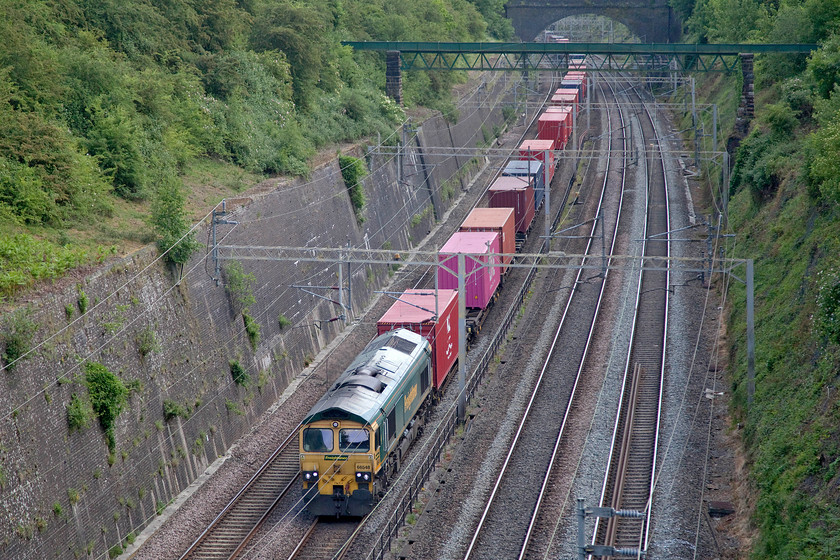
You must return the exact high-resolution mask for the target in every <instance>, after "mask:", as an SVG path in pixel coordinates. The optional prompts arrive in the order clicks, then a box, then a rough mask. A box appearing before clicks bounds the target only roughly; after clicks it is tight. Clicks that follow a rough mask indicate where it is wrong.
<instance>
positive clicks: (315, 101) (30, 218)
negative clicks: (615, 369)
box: [0, 0, 816, 297]
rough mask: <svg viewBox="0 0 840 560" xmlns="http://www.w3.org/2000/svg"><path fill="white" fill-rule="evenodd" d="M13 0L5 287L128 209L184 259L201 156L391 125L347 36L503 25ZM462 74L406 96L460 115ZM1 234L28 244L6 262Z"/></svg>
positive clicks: (369, 0)
mask: <svg viewBox="0 0 840 560" xmlns="http://www.w3.org/2000/svg"><path fill="white" fill-rule="evenodd" d="M812 1H816V0H812ZM7 4H8V5H4V6H3V8H2V9H1V10H0V11H2V16H3V17H0V36H2V37H3V48H2V49H0V221H2V223H4V224H5V225H4V226H2V231H0V233H2V234H1V235H0V297H4V296H5V297H8V296H12V295H16V294H17V293H19V292H20V291H21V290H23V289H26V288H29V287H30V286H31V285H32V284H33V282H35V281H37V280H39V279H42V278H43V279H52V278H56V277H59V276H61V275H63V274H65V273H66V271H67V270H68V268H72V267H76V266H80V265H85V264H91V263H94V262H96V260H97V257H98V256H101V255H96V254H94V253H95V247H96V243H97V241H96V239H102V238H114V241H113V242H114V243H116V244H118V245H119V244H122V243H124V242H126V241H131V242H138V241H139V242H141V243H146V242H148V241H149V240H148V238H147V235H146V234H145V233H137V232H136V230H135V228H130V227H125V220H126V217H127V214H131V219H136V215H137V214H140V215H141V217H142V218H143V219H148V220H149V221H151V222H152V224H153V225H154V228H155V232H156V233H157V235H158V237H159V239H160V246H161V250H163V251H166V250H170V253H168V255H169V256H170V259H171V260H172V262H175V263H180V264H183V263H184V262H186V260H187V259H188V258H189V256H190V254H192V252H193V251H194V250H195V245H194V240H193V239H192V238H191V237H188V238H187V239H184V240H183V241H181V243H180V244H178V245H177V246H176V242H177V241H178V240H179V239H180V238H181V235H182V234H183V233H185V232H186V231H187V224H188V220H187V219H186V218H185V216H186V214H184V213H182V209H183V197H184V194H183V193H180V192H179V191H180V189H181V177H180V174H182V173H184V172H185V171H188V170H189V169H191V168H193V167H194V166H195V165H196V163H197V162H201V161H210V160H211V159H212V160H213V161H217V162H220V164H221V165H228V166H231V167H232V166H234V165H235V166H238V167H239V168H241V169H242V170H248V171H249V172H252V173H259V174H275V173H287V174H298V175H302V174H306V173H307V172H308V165H307V160H308V159H309V158H310V157H311V156H312V155H313V154H314V153H315V150H316V149H317V148H319V147H322V146H325V145H329V144H332V143H338V142H345V141H352V140H357V139H359V138H361V137H363V136H365V135H375V134H376V133H377V132H383V133H390V132H391V131H392V129H393V126H394V125H395V124H397V123H398V122H399V121H400V120H401V119H403V118H404V113H403V111H402V108H400V107H398V106H397V105H396V104H395V103H394V102H393V101H391V100H390V99H388V98H386V97H385V96H384V95H383V93H382V90H383V89H384V63H383V61H382V60H381V58H380V57H379V56H377V55H374V54H371V53H354V52H352V50H350V49H349V48H347V47H342V46H341V45H340V43H339V42H340V40H342V39H370V38H375V39H386V40H387V39H394V40H431V41H434V40H439V41H449V40H455V41H459V40H460V41H463V40H484V39H485V38H486V36H487V35H488V34H489V35H490V36H491V37H494V38H499V39H507V38H509V37H511V36H512V35H511V28H510V23H509V21H508V20H506V19H505V18H504V17H503V2H502V0H472V1H468V0H416V1H413V2H402V3H400V2H398V3H394V2H386V1H385V0H366V1H362V0H345V1H343V2H339V3H337V2H330V1H328V0H307V1H303V0H281V1H280V2H273V3H266V2H255V1H252V0H246V1H244V2H232V1H230V0H208V1H206V2H201V3H185V2H182V1H181V0H174V1H172V2H164V3H160V2H157V3H154V2H152V3H150V2H134V3H128V4H126V3H124V2H116V1H114V0H105V1H103V2H96V3H90V2H78V1H76V0H67V1H63V2H39V1H35V0H24V1H21V2H17V3H11V4H9V3H7ZM482 15H483V16H484V17H482ZM464 78H465V75H464V74H459V73H440V72H437V73H428V72H420V73H415V74H410V75H407V76H405V83H404V93H405V100H406V103H407V105H409V106H415V105H418V104H425V105H428V106H430V107H433V108H437V109H440V110H441V111H443V112H444V113H445V114H446V116H447V118H449V119H450V120H454V119H457V111H456V110H455V107H454V105H453V104H452V102H451V100H450V90H451V87H452V85H454V84H456V83H459V82H460V81H463V80H464ZM146 199H151V202H152V204H151V205H143V206H140V205H138V204H137V203H138V202H140V201H145V200H146ZM125 200H128V201H130V202H131V203H132V204H126V202H125ZM126 208H130V210H126ZM115 213H116V214H117V215H116V216H115ZM112 218H114V220H113V221H112ZM116 220H120V221H119V222H118V223H114V221H116ZM70 228H72V229H70ZM91 233H94V234H93V235H91ZM19 235H23V236H27V237H21V238H17V239H16V240H14V241H12V240H13V239H15V236H19ZM77 243H78V244H79V246H76V244H77ZM82 243H84V244H85V246H82V245H81V244H82ZM7 245H8V246H10V247H20V248H21V250H16V251H17V253H16V254H15V258H14V259H12V261H11V262H6V261H5V259H6V256H5V255H3V253H5V252H7V251H8V252H9V253H10V254H11V253H12V251H9V250H8V247H7ZM19 257H25V258H19Z"/></svg>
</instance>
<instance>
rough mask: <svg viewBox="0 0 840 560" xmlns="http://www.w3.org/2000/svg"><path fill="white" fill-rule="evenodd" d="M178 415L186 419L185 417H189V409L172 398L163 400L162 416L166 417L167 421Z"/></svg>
mask: <svg viewBox="0 0 840 560" xmlns="http://www.w3.org/2000/svg"><path fill="white" fill-rule="evenodd" d="M178 416H180V417H181V418H183V419H184V420H186V419H187V418H189V417H190V411H189V409H188V408H187V407H186V406H184V405H182V404H179V403H177V402H175V401H172V400H169V399H166V400H164V401H163V417H164V418H165V419H166V421H167V422H168V421H169V420H172V419H173V418H177V417H178ZM162 428H163V426H161V429H162Z"/></svg>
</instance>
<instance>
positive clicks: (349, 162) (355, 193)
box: [338, 155, 367, 222]
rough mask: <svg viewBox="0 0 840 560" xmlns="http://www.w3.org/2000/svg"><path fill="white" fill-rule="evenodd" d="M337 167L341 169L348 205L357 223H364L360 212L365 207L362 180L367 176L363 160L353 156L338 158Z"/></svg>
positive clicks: (340, 156)
mask: <svg viewBox="0 0 840 560" xmlns="http://www.w3.org/2000/svg"><path fill="white" fill-rule="evenodd" d="M338 165H339V167H340V168H341V177H342V178H343V179H344V186H345V187H347V191H348V192H349V193H350V204H352V205H353V211H354V212H355V213H356V219H357V220H358V221H359V222H362V221H364V219H363V218H362V217H361V211H362V209H363V208H364V207H365V189H364V187H363V185H362V179H364V178H365V175H367V171H366V170H365V160H363V159H361V158H355V157H353V156H342V155H339V156H338Z"/></svg>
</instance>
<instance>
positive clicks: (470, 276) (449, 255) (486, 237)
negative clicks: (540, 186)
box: [438, 177, 534, 309]
mask: <svg viewBox="0 0 840 560" xmlns="http://www.w3.org/2000/svg"><path fill="white" fill-rule="evenodd" d="M514 178H516V177H514ZM533 206H534V202H533V200H532V201H531V212H533ZM458 253H467V254H472V255H478V256H475V257H470V256H467V257H465V258H464V265H465V266H464V268H465V270H464V275H465V277H466V282H465V288H466V300H467V303H466V306H467V307H470V308H476V307H477V308H480V309H484V308H485V307H487V305H488V304H489V303H490V300H491V299H492V298H493V294H494V293H495V292H496V288H497V287H498V286H499V278H500V277H501V274H500V272H499V267H498V266H486V265H488V264H490V265H496V264H498V263H499V257H498V256H491V255H490V254H491V253H495V254H496V255H498V254H499V253H501V240H500V238H499V234H498V233H494V232H490V231H458V232H455V233H454V234H453V235H452V237H450V238H449V241H447V242H446V244H445V245H444V246H443V247H441V249H440V251H439V252H438V262H440V264H442V265H443V266H439V267H438V287H439V288H443V289H450V290H457V289H458V256H457V255H458ZM444 267H446V268H444Z"/></svg>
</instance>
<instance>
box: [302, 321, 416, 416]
mask: <svg viewBox="0 0 840 560" xmlns="http://www.w3.org/2000/svg"><path fill="white" fill-rule="evenodd" d="M430 354H431V345H430V344H429V342H428V341H427V340H426V339H425V338H424V337H422V336H420V335H419V334H416V333H413V332H411V331H409V330H407V329H396V330H393V331H389V332H387V333H385V334H383V335H380V336H378V337H376V338H374V339H373V340H372V341H371V342H370V344H368V345H367V347H366V348H365V349H364V350H363V351H362V352H361V353H360V354H359V355H358V356H356V359H355V360H353V363H352V364H350V366H349V367H348V368H347V369H346V370H344V372H343V373H342V374H341V375H340V376H339V377H338V379H337V380H336V381H335V383H333V385H332V387H331V388H330V390H329V391H327V393H326V394H325V395H324V396H322V397H321V399H320V400H319V401H318V402H317V403H315V406H313V407H312V410H310V411H309V414H307V415H306V418H305V419H304V420H303V423H304V424H308V423H310V422H315V421H316V420H354V421H356V422H361V423H363V424H369V423H371V422H372V421H373V420H374V419H375V418H376V417H377V415H378V414H380V412H381V410H383V409H385V406H386V405H387V404H388V402H389V401H390V400H391V399H392V397H394V396H395V395H397V394H398V391H399V388H400V385H401V383H402V381H403V379H404V378H405V377H406V374H407V373H408V372H409V371H410V369H411V366H412V365H413V364H415V363H416V362H417V361H419V360H422V359H423V358H426V357H428V356H429V355H430Z"/></svg>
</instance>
